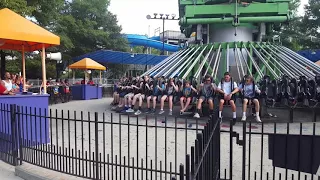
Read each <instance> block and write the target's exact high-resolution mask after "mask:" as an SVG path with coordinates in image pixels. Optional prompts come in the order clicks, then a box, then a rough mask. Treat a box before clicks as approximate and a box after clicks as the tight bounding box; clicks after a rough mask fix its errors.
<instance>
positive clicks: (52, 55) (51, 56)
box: [47, 52, 62, 61]
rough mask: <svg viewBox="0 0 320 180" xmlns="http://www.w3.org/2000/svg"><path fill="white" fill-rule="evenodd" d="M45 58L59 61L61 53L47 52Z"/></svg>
mask: <svg viewBox="0 0 320 180" xmlns="http://www.w3.org/2000/svg"><path fill="white" fill-rule="evenodd" d="M47 59H50V60H55V61H60V60H61V59H62V55H61V53H60V52H58V53H49V54H47Z"/></svg>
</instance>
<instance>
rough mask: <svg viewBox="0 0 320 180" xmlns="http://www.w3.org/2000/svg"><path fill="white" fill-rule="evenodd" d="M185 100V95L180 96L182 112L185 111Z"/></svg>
mask: <svg viewBox="0 0 320 180" xmlns="http://www.w3.org/2000/svg"><path fill="white" fill-rule="evenodd" d="M184 100H185V97H181V98H180V105H181V110H180V112H184V111H183V109H184Z"/></svg>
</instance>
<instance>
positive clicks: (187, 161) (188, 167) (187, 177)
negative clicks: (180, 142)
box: [186, 154, 190, 180]
mask: <svg viewBox="0 0 320 180" xmlns="http://www.w3.org/2000/svg"><path fill="white" fill-rule="evenodd" d="M186 180H190V155H189V154H187V155H186Z"/></svg>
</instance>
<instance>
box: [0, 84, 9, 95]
mask: <svg viewBox="0 0 320 180" xmlns="http://www.w3.org/2000/svg"><path fill="white" fill-rule="evenodd" d="M6 90H7V88H6V87H5V86H4V85H2V84H0V94H1V95H3V93H4V92H5V91H6Z"/></svg>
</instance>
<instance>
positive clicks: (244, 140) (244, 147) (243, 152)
mask: <svg viewBox="0 0 320 180" xmlns="http://www.w3.org/2000/svg"><path fill="white" fill-rule="evenodd" d="M249 128H251V127H249ZM246 131H247V125H246V122H243V129H242V132H243V135H242V140H243V144H242V180H245V179H246V153H247V152H246V144H247V143H246V141H247V132H246Z"/></svg>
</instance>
